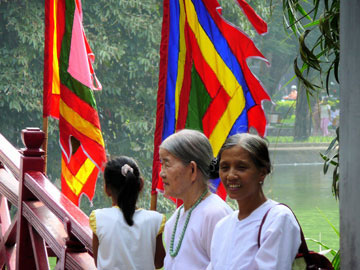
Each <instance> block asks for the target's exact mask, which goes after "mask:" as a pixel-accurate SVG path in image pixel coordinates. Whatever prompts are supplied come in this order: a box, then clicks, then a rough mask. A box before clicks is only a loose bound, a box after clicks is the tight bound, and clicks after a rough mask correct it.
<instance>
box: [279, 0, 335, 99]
mask: <svg viewBox="0 0 360 270" xmlns="http://www.w3.org/2000/svg"><path fill="white" fill-rule="evenodd" d="M283 10H284V15H285V16H284V19H285V22H286V24H287V25H288V28H290V29H291V31H292V33H293V34H295V35H296V36H297V37H298V38H299V53H300V58H301V61H302V67H301V68H299V66H298V58H296V59H295V61H294V70H295V74H296V76H297V77H298V79H299V80H300V81H301V82H302V83H303V84H304V85H305V86H306V88H307V91H308V93H309V94H311V91H313V90H316V89H319V88H323V80H321V82H320V83H321V85H318V84H315V83H313V82H312V79H309V75H310V74H311V72H312V71H315V72H316V74H318V75H320V76H319V77H320V78H321V79H323V77H322V74H324V75H325V78H324V80H325V88H326V90H327V92H328V93H329V83H330V78H331V76H333V77H334V78H335V79H336V81H337V82H339V79H338V73H339V61H340V38H339V30H340V28H339V27H340V23H339V22H340V0H325V1H320V0H313V1H312V3H310V2H309V1H307V0H302V1H298V0H283Z"/></svg>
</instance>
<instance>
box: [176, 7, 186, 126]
mask: <svg viewBox="0 0 360 270" xmlns="http://www.w3.org/2000/svg"><path fill="white" fill-rule="evenodd" d="M179 4H180V16H179V34H180V36H179V43H180V44H179V46H180V48H179V59H178V72H177V80H176V88H175V120H176V122H177V119H178V116H179V105H180V93H181V88H182V85H183V81H184V70H185V61H186V44H185V10H184V3H183V1H179ZM175 126H176V125H175Z"/></svg>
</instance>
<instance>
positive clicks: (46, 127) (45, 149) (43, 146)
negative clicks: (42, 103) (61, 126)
mask: <svg viewBox="0 0 360 270" xmlns="http://www.w3.org/2000/svg"><path fill="white" fill-rule="evenodd" d="M48 123H49V120H48V117H47V116H45V117H43V131H44V133H45V138H44V142H43V145H42V149H43V150H44V152H45V155H44V172H45V174H46V173H47V156H48V155H47V147H48Z"/></svg>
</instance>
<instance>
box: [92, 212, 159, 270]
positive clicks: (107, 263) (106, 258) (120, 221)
mask: <svg viewBox="0 0 360 270" xmlns="http://www.w3.org/2000/svg"><path fill="white" fill-rule="evenodd" d="M133 221H134V224H133V225H132V226H129V225H128V224H127V223H126V221H125V219H124V216H123V213H122V212H121V210H120V208H118V207H112V208H103V209H97V210H95V211H93V212H92V213H91V215H90V227H91V229H92V230H93V232H94V233H95V234H96V235H97V237H98V238H99V249H98V258H97V267H98V270H131V269H134V270H139V269H141V270H147V269H149V270H154V269H155V265H154V257H155V248H156V237H157V235H159V234H160V233H162V232H163V229H164V225H165V216H164V215H162V214H160V213H158V212H155V211H149V210H144V209H138V210H136V211H135V213H134V216H133Z"/></svg>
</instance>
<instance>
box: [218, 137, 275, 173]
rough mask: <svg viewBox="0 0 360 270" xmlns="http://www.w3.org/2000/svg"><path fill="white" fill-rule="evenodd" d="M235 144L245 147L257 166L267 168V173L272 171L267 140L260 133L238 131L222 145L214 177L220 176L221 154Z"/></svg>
mask: <svg viewBox="0 0 360 270" xmlns="http://www.w3.org/2000/svg"><path fill="white" fill-rule="evenodd" d="M234 146H240V147H241V148H243V149H245V150H246V151H247V152H248V153H249V155H250V158H251V160H252V161H253V162H254V164H255V166H256V168H258V169H262V168H265V169H266V173H267V174H269V173H270V172H271V162H270V156H269V150H268V146H267V142H266V141H265V140H264V139H263V138H261V137H260V136H258V135H254V134H249V133H238V134H235V135H232V136H230V137H228V138H227V139H226V141H225V143H224V144H223V146H222V147H221V149H220V151H219V155H218V157H217V163H216V164H215V165H214V167H216V172H217V174H216V173H215V172H213V173H212V178H215V176H217V177H218V176H219V174H218V171H219V164H220V160H221V154H222V153H223V152H224V151H225V150H226V149H229V148H232V147H234Z"/></svg>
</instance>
